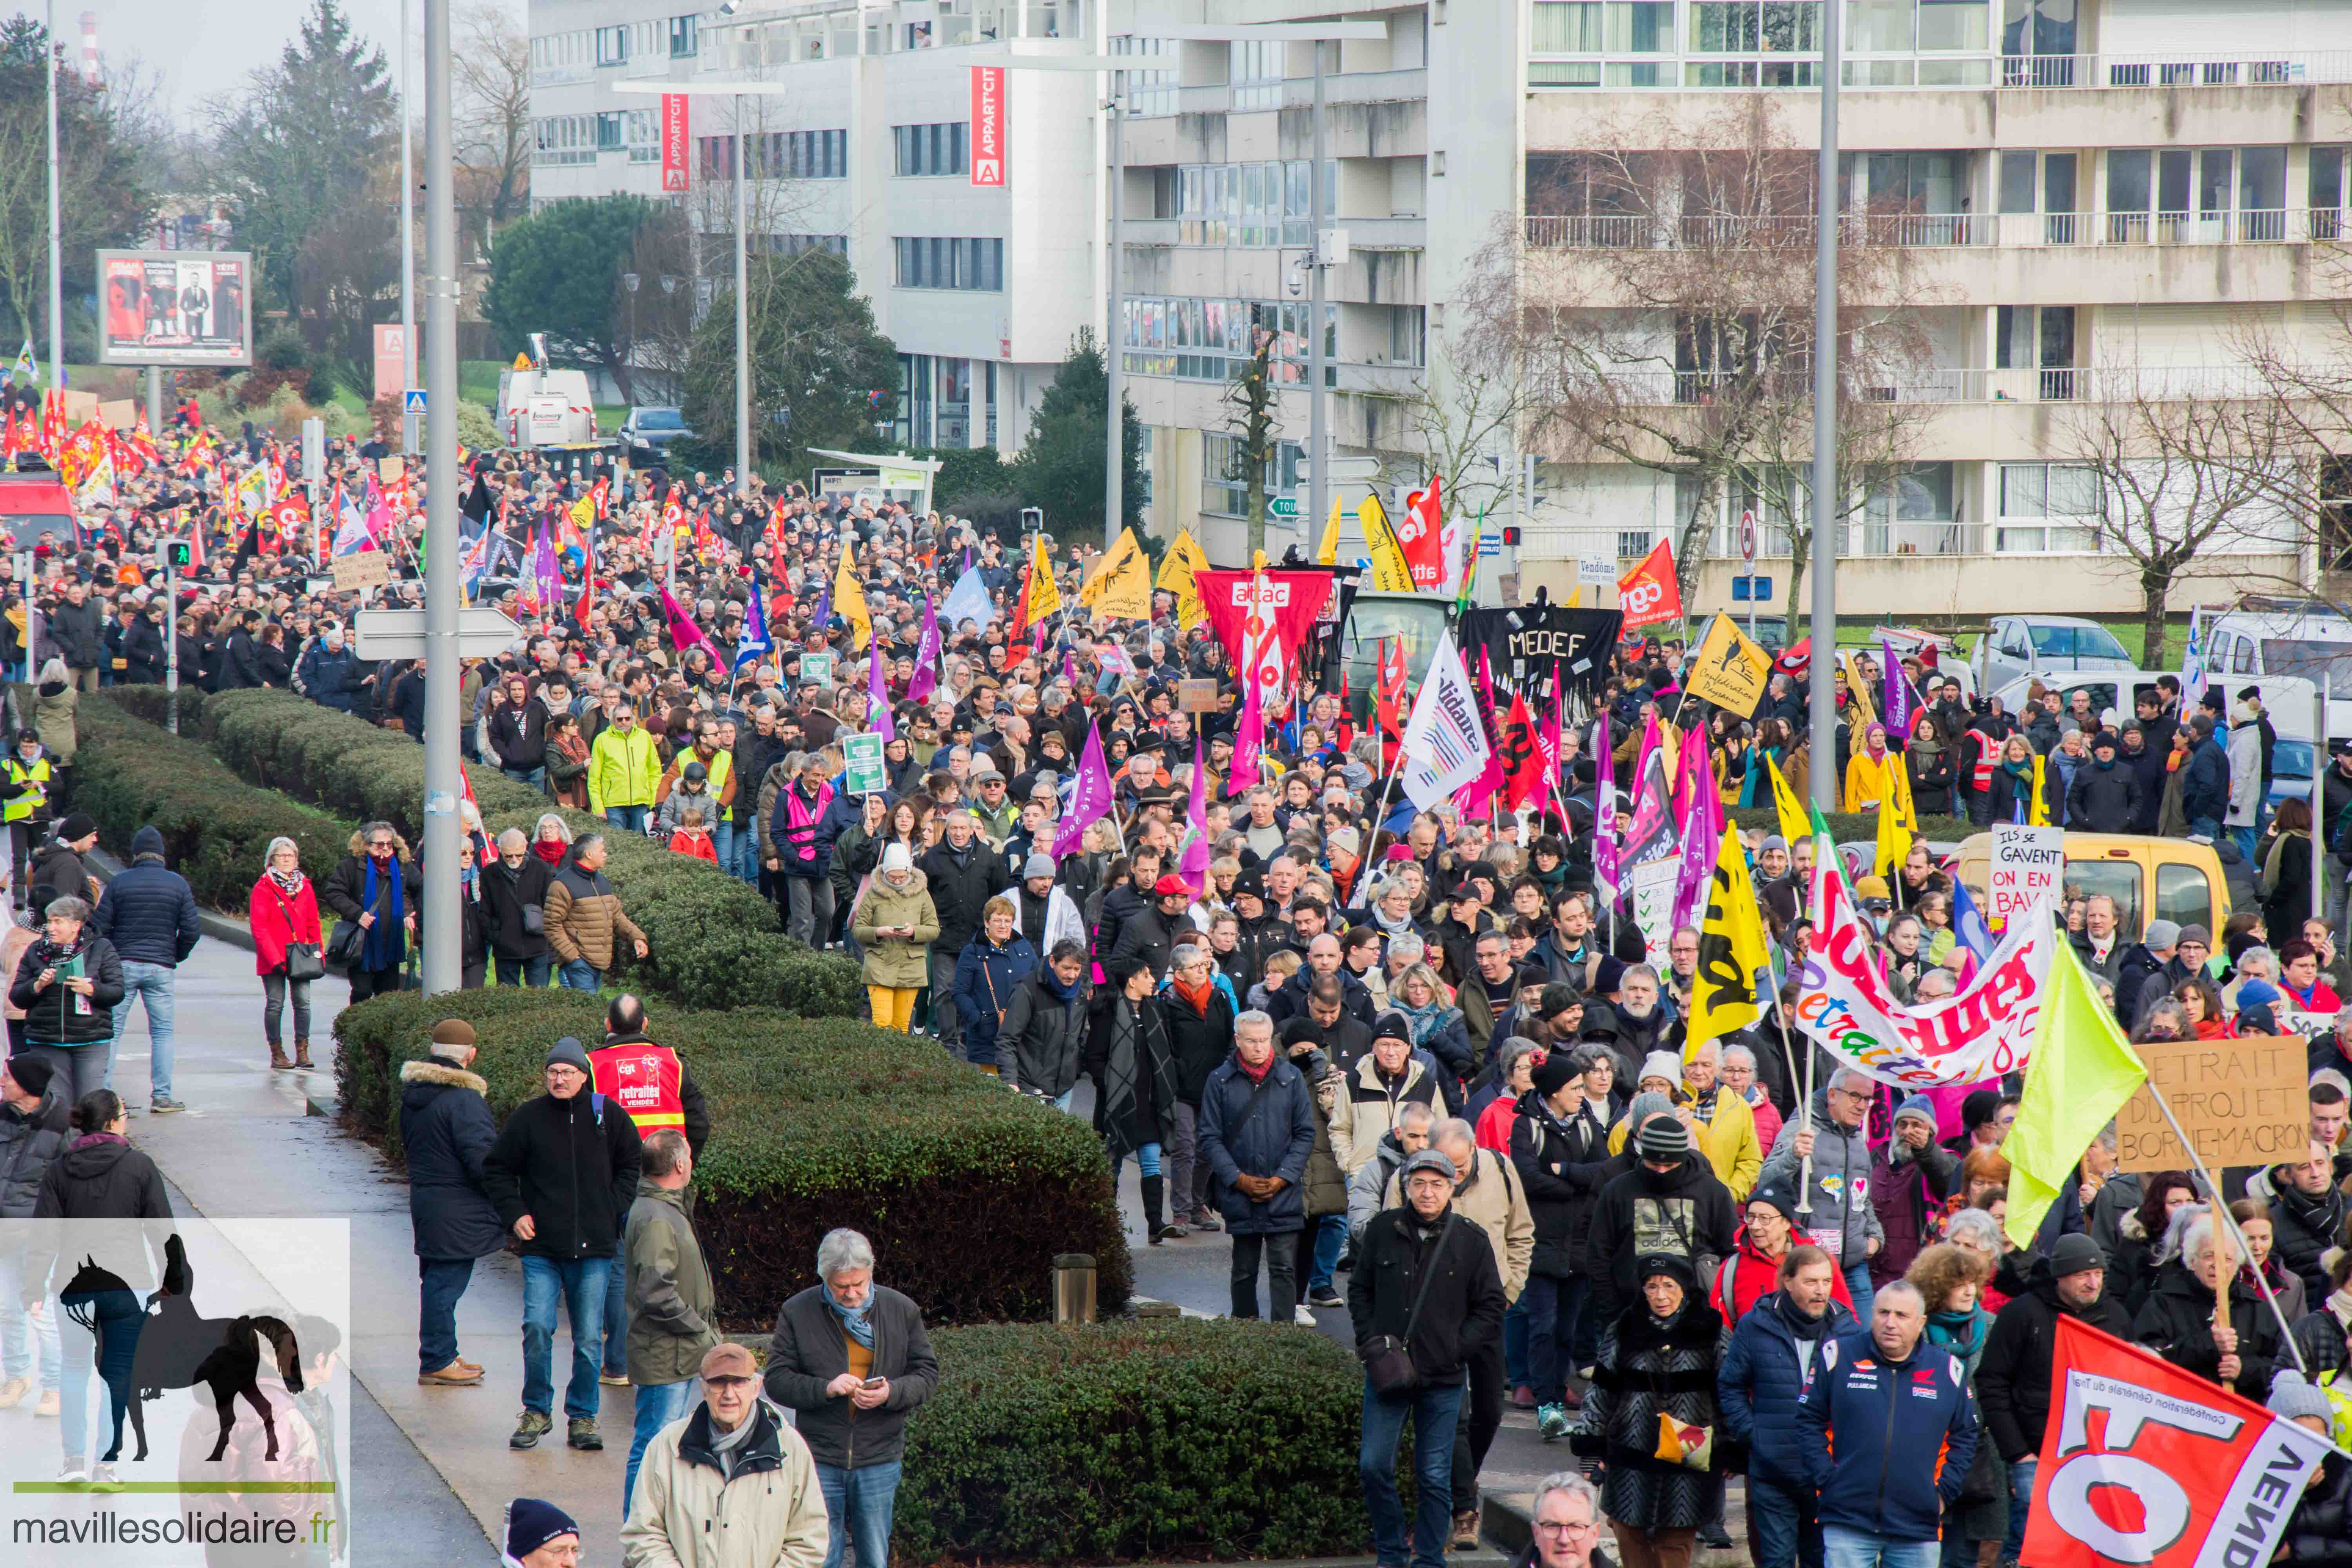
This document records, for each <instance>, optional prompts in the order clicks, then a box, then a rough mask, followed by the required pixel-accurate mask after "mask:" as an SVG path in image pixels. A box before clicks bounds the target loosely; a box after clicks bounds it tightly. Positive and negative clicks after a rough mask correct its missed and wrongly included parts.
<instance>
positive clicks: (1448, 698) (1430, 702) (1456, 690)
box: [1398, 632, 1489, 811]
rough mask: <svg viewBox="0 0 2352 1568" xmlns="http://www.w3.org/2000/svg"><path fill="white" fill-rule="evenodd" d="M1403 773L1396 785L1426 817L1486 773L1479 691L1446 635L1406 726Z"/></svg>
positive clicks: (1452, 638) (1484, 742) (1435, 654)
mask: <svg viewBox="0 0 2352 1568" xmlns="http://www.w3.org/2000/svg"><path fill="white" fill-rule="evenodd" d="M1402 752H1403V757H1404V772H1403V773H1402V774H1401V775H1399V779H1398V782H1399V783H1401V784H1402V785H1403V786H1404V793H1405V795H1406V796H1407V797H1408V798H1409V799H1411V800H1412V803H1413V805H1417V806H1419V807H1421V809H1422V810H1423V811H1427V810H1430V809H1431V808H1432V807H1433V806H1435V805H1437V803H1438V802H1440V801H1442V800H1445V799H1447V798H1449V797H1451V796H1452V795H1453V794H1454V791H1455V790H1457V789H1460V788H1461V787H1462V786H1463V785H1464V784H1470V783H1472V782H1474V781H1475V780H1476V779H1477V778H1478V777H1479V775H1480V774H1482V773H1485V772H1486V758H1487V756H1488V754H1489V748H1488V746H1487V744H1486V722H1485V721H1484V720H1482V719H1481V718H1480V717H1479V715H1478V691H1477V689H1476V688H1475V687H1474V686H1472V685H1471V684H1470V672H1469V670H1467V669H1466V668H1464V667H1463V664H1462V653H1461V650H1460V649H1459V648H1457V647H1454V635H1453V634H1452V633H1451V632H1448V633H1447V634H1445V635H1444V637H1440V638H1439V639H1438V643H1437V648H1436V651H1435V652H1434V653H1433V654H1432V655H1431V656H1430V660H1429V672H1428V673H1427V674H1426V675H1424V676H1423V677H1422V681H1421V690H1420V692H1419V693H1418V694H1416V695H1415V696H1414V698H1413V700H1412V718H1410V719H1408V720H1407V721H1405V726H1404V744H1403V748H1402Z"/></svg>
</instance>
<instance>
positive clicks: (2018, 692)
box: [1993, 669, 2321, 801]
mask: <svg viewBox="0 0 2352 1568" xmlns="http://www.w3.org/2000/svg"><path fill="white" fill-rule="evenodd" d="M2160 675H2168V676H2171V677H2172V678H2173V679H2176V680H2177V679H2179V677H2180V672H2179V670H2177V669H2098V670H2091V669H2084V670H2073V669H2053V670H2044V671H2042V672H2041V673H2040V674H2036V675H2022V676H2020V677H2018V678H2017V679H2014V680H2012V681H2011V682H2009V683H2008V684H2007V685H2005V686H2003V687H2001V688H2000V689H1999V690H1997V691H1995V692H1994V693H1993V695H1994V696H1996V697H1999V698H2000V706H2001V711H2002V712H2004V713H2011V714H2014V713H2015V712H2016V711H2017V710H2018V705H2019V704H2020V703H2021V702H2023V701H2024V700H2025V694H2026V692H2027V691H2028V690H2030V689H2032V686H2033V684H2034V682H2036V681H2039V682H2041V684H2042V688H2043V689H2045V690H2049V691H2055V692H2056V693H2058V696H2059V700H2060V701H2061V702H2062V703H2063V705H2065V706H2068V707H2071V706H2073V704H2074V693H2075V692H2076V691H2078V690H2080V691H2088V692H2089V693H2090V694H2091V711H2092V712H2094V713H2097V714H2100V715H2102V716H2104V715H2105V714H2106V713H2108V712H2110V711H2112V712H2113V713H2114V714H2115V716H2116V725H2117V726H2118V727H2120V726H2122V725H2124V724H2126V723H2128V722H2130V721H2131V720H2132V718H2133V716H2134V713H2135V712H2136V709H2135V707H2134V701H2135V699H2136V698H2137V696H2138V694H2139V693H2140V692H2141V691H2143V690H2152V689H2154V688H2155V686H2156V680H2157V677H2158V676H2160ZM2208 679H2209V680H2210V682H2211V683H2212V684H2213V685H2215V686H2217V687H2219V688H2221V696H2222V700H2224V701H2225V702H2228V703H2231V704H2234V703H2235V702H2236V701H2237V697H2238V693H2239V692H2241V691H2242V690H2244V689H2246V688H2247V687H2249V686H2251V687H2252V688H2253V689H2255V691H2256V692H2258V693H2259V694H2260V695H2261V697H2262V703H2263V712H2264V713H2266V714H2268V715H2269V716H2270V721H2271V728H2272V729H2273V730H2275V731H2278V747H2277V749H2276V750H2275V751H2273V752H2272V753H2271V773H2272V777H2271V799H2272V800H2273V801H2280V800H2285V799H2287V798H2289V797H2297V798H2307V797H2308V796H2309V795H2310V794H2311V780H2312V773H2313V770H2314V769H2315V768H2316V767H2317V766H2318V765H2319V759H2320V756H2321V751H2320V748H2319V747H2318V745H2317V744H2316V743H2315V740H2314V737H2313V732H2312V721H2313V719H2314V718H2315V713H2314V712H2313V710H2314V708H2315V707H2316V705H2317V703H2318V700H2319V689H2318V688H2317V687H2315V686H2314V685H2312V683H2311V682H2310V681H2308V680H2305V679H2303V678H2302V677H2301V676H2299V675H2251V674H2250V675H2234V674H2222V673H2220V672H2218V671H2217V672H2212V673H2210V674H2209V676H2208Z"/></svg>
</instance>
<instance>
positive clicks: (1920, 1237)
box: [1813, 1138, 1960, 1287]
mask: <svg viewBox="0 0 2352 1568" xmlns="http://www.w3.org/2000/svg"><path fill="white" fill-rule="evenodd" d="M1813 1152H1815V1153H1819V1152H1821V1144H1820V1142H1818V1141H1816V1142H1815V1143H1814V1144H1813ZM1959 1171H1960V1162H1959V1157H1958V1155H1956V1154H1954V1153H1953V1152H1951V1151H1950V1150H1949V1149H1947V1148H1945V1147H1944V1146H1943V1145H1942V1144H1940V1143H1937V1142H1935V1140H1933V1139H1932V1138H1931V1139H1929V1140H1928V1142H1927V1147H1926V1148H1924V1149H1921V1150H1918V1151H1916V1152H1914V1151H1913V1150H1912V1148H1911V1146H1910V1145H1909V1144H1908V1143H1906V1142H1903V1141H1902V1140H1901V1139H1899V1138H1890V1139H1888V1140H1887V1141H1886V1142H1885V1143H1884V1144H1882V1145H1880V1147H1879V1150H1878V1155H1877V1158H1876V1159H1874V1160H1873V1161H1872V1162H1871V1166H1870V1206H1871V1209H1872V1211H1873V1212H1874V1213H1875V1214H1876V1215H1878V1228H1879V1230H1880V1231H1881V1232H1882V1233H1883V1234H1884V1235H1885V1237H1886V1239H1885V1241H1883V1242H1881V1243H1880V1244H1879V1247H1878V1251H1877V1253H1876V1255H1875V1256H1874V1257H1873V1258H1871V1260H1870V1282H1871V1284H1872V1285H1873V1286H1874V1287H1875V1286H1880V1285H1885V1284H1889V1283H1891V1282H1893V1281H1894V1280H1896V1279H1901V1278H1903V1276H1904V1274H1905V1273H1906V1272H1907V1271H1908V1270H1909V1269H1910V1267H1911V1260H1912V1259H1913V1258H1917V1257H1918V1256H1919V1249H1920V1248H1921V1247H1925V1246H1927V1244H1928V1243H1929V1242H1930V1241H1932V1240H1934V1239H1935V1232H1934V1227H1933V1223H1932V1216H1937V1215H1941V1214H1942V1213H1943V1210H1944V1194H1947V1193H1948V1192H1950V1191H1951V1189H1952V1184H1953V1183H1954V1181H1955V1180H1957V1178H1958V1175H1959Z"/></svg>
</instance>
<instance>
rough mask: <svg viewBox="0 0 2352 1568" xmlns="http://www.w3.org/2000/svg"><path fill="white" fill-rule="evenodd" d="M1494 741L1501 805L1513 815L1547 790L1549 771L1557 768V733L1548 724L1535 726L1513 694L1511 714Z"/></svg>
mask: <svg viewBox="0 0 2352 1568" xmlns="http://www.w3.org/2000/svg"><path fill="white" fill-rule="evenodd" d="M1495 754H1496V757H1498V758H1499V759H1500V760H1501V762H1502V765H1503V788H1504V795H1503V804H1504V805H1506V806H1508V807H1509V808H1510V809H1511V810H1513V811H1517V809H1518V808H1519V807H1521V806H1523V805H1527V804H1528V803H1529V802H1530V801H1538V800H1541V799H1542V798H1543V797H1544V795H1545V792H1546V791H1547V790H1549V788H1550V786H1551V777H1552V773H1553V771H1554V770H1555V769H1557V768H1558V767H1559V737H1558V735H1557V732H1556V731H1553V730H1552V729H1551V727H1550V726H1549V725H1548V724H1538V723H1537V722H1536V716H1535V714H1534V713H1532V712H1531V711H1529V710H1528V700H1527V699H1526V698H1525V697H1523V696H1520V695H1518V694H1517V693H1516V692H1515V693H1513V694H1512V697H1511V710H1510V712H1509V714H1508V715H1507V716H1506V717H1505V719H1504V720H1503V726H1502V731H1501V733H1500V734H1499V735H1497V736H1496V748H1495Z"/></svg>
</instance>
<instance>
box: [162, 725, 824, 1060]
mask: <svg viewBox="0 0 2352 1568" xmlns="http://www.w3.org/2000/svg"><path fill="white" fill-rule="evenodd" d="M129 689H130V690H136V691H142V692H143V691H145V690H147V689H146V688H129ZM133 701H134V702H135V703H138V704H141V705H142V706H145V707H149V708H152V711H153V713H154V714H155V716H156V718H157V719H158V720H159V721H160V719H161V718H162V716H163V711H164V709H163V702H162V700H161V699H160V698H156V699H148V698H145V697H141V698H137V699H133ZM200 722H201V730H202V733H203V735H204V737H205V741H206V742H208V743H209V744H210V745H211V747H212V749H213V751H214V752H215V753H216V754H217V756H218V758H219V759H220V761H222V762H223V763H226V764H227V765H228V767H229V768H230V769H231V770H233V771H234V773H236V774H237V775H238V776H241V777H243V778H245V779H247V780H250V781H251V782H252V783H254V784H260V785H263V786H266V787H267V788H269V789H273V790H278V791H280V792H282V793H283V794H285V795H291V796H293V797H295V799H297V800H300V801H308V802H310V803H312V804H314V805H319V806H321V807H324V808H325V809H326V810H328V811H331V812H333V813H336V814H338V815H339V816H343V817H345V818H346V819H348V820H349V821H350V822H351V823H352V824H353V825H356V824H358V823H360V822H363V821H373V820H375V819H378V818H381V819H382V820H383V821H386V822H390V823H392V824H394V826H397V827H398V828H399V829H400V831H401V832H402V834H403V835H404V836H405V837H407V838H408V840H409V841H410V842H411V843H412V844H414V843H417V842H419V841H420V840H421V838H422V836H423V815H424V813H423V807H424V800H425V751H424V748H423V747H421V746H419V745H417V744H416V742H414V741H411V740H409V739H408V738H406V737H405V736H404V735H401V734H399V733H397V732H395V731H390V730H379V729H377V728H375V727H374V726H373V725H372V724H369V723H367V722H365V721H362V720H358V719H354V718H352V717H351V716H350V715H348V714H344V713H338V712H336V711H334V710H331V709H328V708H321V707H320V706H319V705H318V704H317V703H315V702H312V701H310V700H308V699H306V698H303V697H300V696H299V695H296V694H295V693H292V692H287V691H226V692H220V693H217V694H215V696H213V697H211V698H210V699H208V700H205V702H204V703H203V705H202V708H201V721H200ZM183 728H184V729H185V728H187V726H186V723H185V722H184V724H183ZM468 772H469V774H470V777H471V779H472V782H473V786H474V798H475V801H476V803H477V804H478V805H480V806H481V808H482V817H483V821H484V822H485V823H486V824H487V825H488V827H489V829H490V831H491V832H492V833H493V834H495V833H497V832H498V831H499V830H500V829H502V828H506V827H520V828H523V829H524V830H525V831H529V830H530V826H531V825H532V823H533V822H535V821H536V820H537V819H538V817H539V816H540V815H541V813H543V812H545V811H546V810H548V809H549V806H548V802H547V798H546V797H545V796H544V795H541V794H540V793H539V792H538V791H536V790H533V789H530V788H529V787H528V786H526V785H522V784H516V783H515V782H514V781H513V780H511V779H509V778H508V777H507V776H506V775H505V774H503V773H499V771H498V770H497V769H495V768H488V767H481V766H476V767H473V768H471V769H469V770H468ZM562 816H563V817H564V820H565V821H566V822H568V823H570V824H571V826H572V831H573V832H575V833H580V832H585V831H588V830H589V829H591V828H593V829H595V830H596V831H598V832H603V833H604V834H605V835H606V839H605V841H606V843H607V845H608V846H609V847H610V848H611V852H612V853H611V858H610V859H609V860H608V861H607V862H606V864H605V868H604V869H605V875H606V876H608V877H610V878H611V879H612V881H613V885H614V888H615V889H617V890H618V891H619V892H620V895H621V901H622V904H623V906H624V908H625V909H626V910H627V911H628V915H629V918H630V919H631V920H633V921H635V922H636V923H637V924H638V925H639V926H640V927H642V928H643V929H644V931H645V932H646V940H647V944H648V946H649V947H650V949H651V952H650V953H649V955H648V956H647V957H646V958H645V959H644V960H642V961H640V960H637V959H635V958H633V957H630V956H629V955H628V954H627V953H625V952H624V953H623V954H622V955H621V956H620V960H619V962H618V963H616V964H615V972H616V974H617V975H618V976H619V977H622V978H625V981H626V983H627V984H631V985H634V986H635V987H637V988H638V989H640V990H642V991H645V992H646V993H647V994H654V995H658V996H664V997H667V998H668V999H669V1000H671V1001H675V1002H680V1003H684V1004H686V1005H688V1006H693V1007H713V1008H725V1007H738V1006H745V1005H753V1006H766V1005H780V1006H783V1007H787V1008H790V1009H791V1010H792V1011H793V1012H796V1013H802V1014H805V1015H807V1016H811V1017H862V1016H865V1013H866V992H865V986H864V985H863V984H862V983H861V982H860V980H859V976H858V969H857V965H856V963H852V962H851V961H850V960H848V959H847V958H845V957H843V956H841V955H839V954H837V953H824V952H816V951H814V950H813V949H811V948H809V947H808V946H806V945H805V944H804V943H802V942H794V941H793V940H792V939H791V938H789V937H787V936H785V935H784V934H783V932H782V930H781V929H779V926H778V922H777V919H776V910H775V906H774V905H773V904H772V903H770V902H769V901H768V900H765V899H763V898H761V896H760V894H759V891H758V889H754V888H751V887H749V886H746V885H745V884H744V883H742V882H740V881H738V880H737V879H735V878H733V877H731V876H730V875H728V874H727V873H726V872H724V871H722V870H720V869H719V868H718V867H716V866H713V865H711V864H710V863H709V862H708V861H702V860H696V859H693V858H690V857H688V856H683V855H673V854H671V853H670V852H669V851H668V850H667V849H666V848H663V847H659V846H657V845H656V844H655V843H654V842H653V841H652V840H651V839H648V838H646V837H644V836H643V835H641V834H629V833H615V832H612V831H610V830H609V829H608V828H607V827H606V826H605V825H604V823H603V822H601V821H599V820H598V819H596V818H593V817H592V816H589V815H588V814H587V813H586V812H565V813H563V814H562ZM340 855H341V850H340V849H339V850H338V858H340ZM332 864H333V862H332V861H330V862H329V863H328V864H327V865H326V866H324V867H319V868H314V873H315V874H318V875H324V874H325V872H326V871H327V870H329V869H331V868H332Z"/></svg>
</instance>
